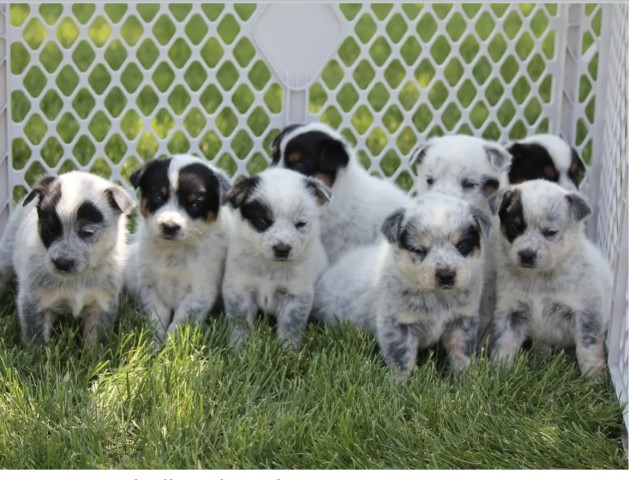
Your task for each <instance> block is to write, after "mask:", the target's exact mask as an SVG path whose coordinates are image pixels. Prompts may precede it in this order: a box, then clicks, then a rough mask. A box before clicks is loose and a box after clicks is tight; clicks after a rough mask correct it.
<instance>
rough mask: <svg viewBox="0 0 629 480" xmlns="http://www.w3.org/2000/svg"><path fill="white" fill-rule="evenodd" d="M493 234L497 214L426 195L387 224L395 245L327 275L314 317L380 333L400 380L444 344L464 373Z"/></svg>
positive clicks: (351, 256) (355, 257)
mask: <svg viewBox="0 0 629 480" xmlns="http://www.w3.org/2000/svg"><path fill="white" fill-rule="evenodd" d="M490 230H491V220H490V218H489V216H488V215H487V214H486V213H484V212H483V211H481V210H480V209H478V208H476V207H473V206H471V205H469V203H468V202H465V201H464V200H461V199H458V198H455V197H451V196H447V195H443V194H440V193H429V194H426V195H422V196H420V197H419V198H417V199H416V201H415V202H414V203H413V204H412V205H411V206H410V207H408V208H406V209H399V210H396V211H395V212H394V213H392V214H391V215H389V217H387V219H386V220H385V221H384V222H383V225H382V232H383V234H384V235H385V237H386V239H387V241H383V242H382V244H380V245H373V246H367V247H362V248H359V249H356V250H354V251H352V252H349V253H348V254H346V255H344V256H343V257H341V258H340V259H339V261H338V262H337V263H336V264H334V265H333V266H332V267H330V268H329V269H328V270H327V271H326V272H325V273H324V274H323V275H322V276H321V278H320V279H319V281H318V282H317V285H316V296H315V302H314V306H313V317H314V318H316V319H318V320H321V321H324V322H326V323H331V324H336V323H337V322H338V321H340V320H349V321H350V322H351V323H352V324H354V325H356V326H357V327H360V328H363V329H366V330H368V331H370V332H372V333H374V334H375V335H376V337H377V338H378V344H379V345H380V349H381V350H382V354H383V356H384V359H385V362H386V363H387V364H389V365H392V366H394V367H396V377H397V379H398V380H399V381H403V380H404V379H406V377H407V376H408V375H409V373H410V372H411V370H412V368H414V366H415V362H416V358H417V351H418V349H419V348H427V347H429V346H431V345H434V344H435V343H437V342H439V341H441V342H442V343H443V345H444V346H445V348H446V350H447V351H448V356H449V359H450V363H451V365H452V368H453V369H454V370H455V371H456V372H461V371H463V370H465V369H466V368H467V367H468V366H469V364H470V359H471V356H472V355H473V353H474V350H475V347H476V334H477V327H478V309H479V302H480V296H481V289H482V281H481V280H482V273H483V270H482V267H483V254H484V252H483V249H482V247H481V238H483V237H486V236H487V235H488V234H489V232H490Z"/></svg>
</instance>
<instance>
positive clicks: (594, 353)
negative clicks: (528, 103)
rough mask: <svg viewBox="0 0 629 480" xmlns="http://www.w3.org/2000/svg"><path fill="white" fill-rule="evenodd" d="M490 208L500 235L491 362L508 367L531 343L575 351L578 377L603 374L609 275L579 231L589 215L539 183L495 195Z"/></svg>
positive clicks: (580, 202) (570, 195) (570, 196)
mask: <svg viewBox="0 0 629 480" xmlns="http://www.w3.org/2000/svg"><path fill="white" fill-rule="evenodd" d="M491 206H492V209H493V211H494V212H495V213H497V214H498V215H499V218H500V232H501V235H500V238H501V241H500V248H499V252H498V282H497V295H498V298H497V305H496V313H495V319H494V329H493V344H492V347H491V349H490V355H491V358H492V359H494V360H503V361H506V362H507V364H510V363H511V362H512V360H513V357H514V356H515V355H516V354H517V352H518V350H519V349H520V347H521V345H522V343H523V342H524V340H525V338H527V337H530V338H531V339H533V340H538V341H540V342H543V343H545V344H547V345H558V346H571V345H575V346H576V354H577V360H578V362H579V367H580V369H581V372H582V373H583V374H584V375H600V374H602V373H603V372H604V367H605V351H604V339H605V332H606V330H607V322H608V317H609V308H610V292H611V288H612V274H611V270H610V268H609V266H608V264H607V262H606V261H605V259H604V258H603V256H602V255H601V253H600V252H599V251H598V250H597V249H596V248H595V247H594V245H593V244H592V243H591V242H590V241H589V240H588V239H587V238H586V237H585V234H584V232H583V228H581V224H582V222H583V221H584V220H585V218H587V216H588V215H589V214H590V207H589V206H588V204H587V203H586V202H585V200H584V199H583V198H582V197H581V196H580V195H579V194H578V193H576V192H570V191H568V190H566V189H564V188H562V187H560V186H559V185H557V184H556V183H551V182H549V181H546V180H531V181H528V182H524V183H522V184H519V185H516V186H513V187H509V188H506V189H503V190H500V191H499V192H498V193H497V194H496V195H495V196H494V197H493V198H492V200H491Z"/></svg>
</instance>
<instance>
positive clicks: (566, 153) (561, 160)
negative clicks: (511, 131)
mask: <svg viewBox="0 0 629 480" xmlns="http://www.w3.org/2000/svg"><path fill="white" fill-rule="evenodd" d="M507 150H508V151H509V153H510V154H511V155H512V157H513V160H512V162H511V169H510V170H509V182H510V183H511V184H516V183H522V182H525V181H527V180H535V179H541V180H549V181H551V182H555V183H558V184H559V185H561V186H562V187H563V188H565V189H567V190H578V188H579V182H580V180H581V178H582V177H583V174H585V164H584V163H583V160H581V157H580V156H579V154H578V153H577V152H576V150H575V149H574V148H572V147H571V146H570V145H568V144H567V143H566V141H565V140H563V139H562V138H561V137H558V136H557V135H550V134H540V135H533V136H531V137H528V138H525V139H524V140H519V141H517V142H513V143H512V144H511V145H509V146H508V147H507Z"/></svg>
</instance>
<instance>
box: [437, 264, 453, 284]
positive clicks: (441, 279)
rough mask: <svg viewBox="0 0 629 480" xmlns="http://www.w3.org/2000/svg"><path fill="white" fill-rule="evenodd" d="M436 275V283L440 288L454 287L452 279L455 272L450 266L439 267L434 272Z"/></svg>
mask: <svg viewBox="0 0 629 480" xmlns="http://www.w3.org/2000/svg"><path fill="white" fill-rule="evenodd" d="M435 276H436V277H437V283H438V284H439V286H440V287H442V288H452V287H454V281H455V279H456V272H455V271H454V270H452V269H450V268H440V269H438V270H437V271H436V272H435Z"/></svg>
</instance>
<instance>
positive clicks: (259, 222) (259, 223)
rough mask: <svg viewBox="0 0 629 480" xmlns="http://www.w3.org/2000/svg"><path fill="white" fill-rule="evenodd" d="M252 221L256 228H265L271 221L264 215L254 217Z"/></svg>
mask: <svg viewBox="0 0 629 480" xmlns="http://www.w3.org/2000/svg"><path fill="white" fill-rule="evenodd" d="M252 223H253V224H254V226H255V227H256V228H257V229H258V230H266V229H267V228H269V226H270V225H271V222H270V221H269V220H267V219H266V218H264V217H256V218H254V219H253V220H252Z"/></svg>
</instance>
